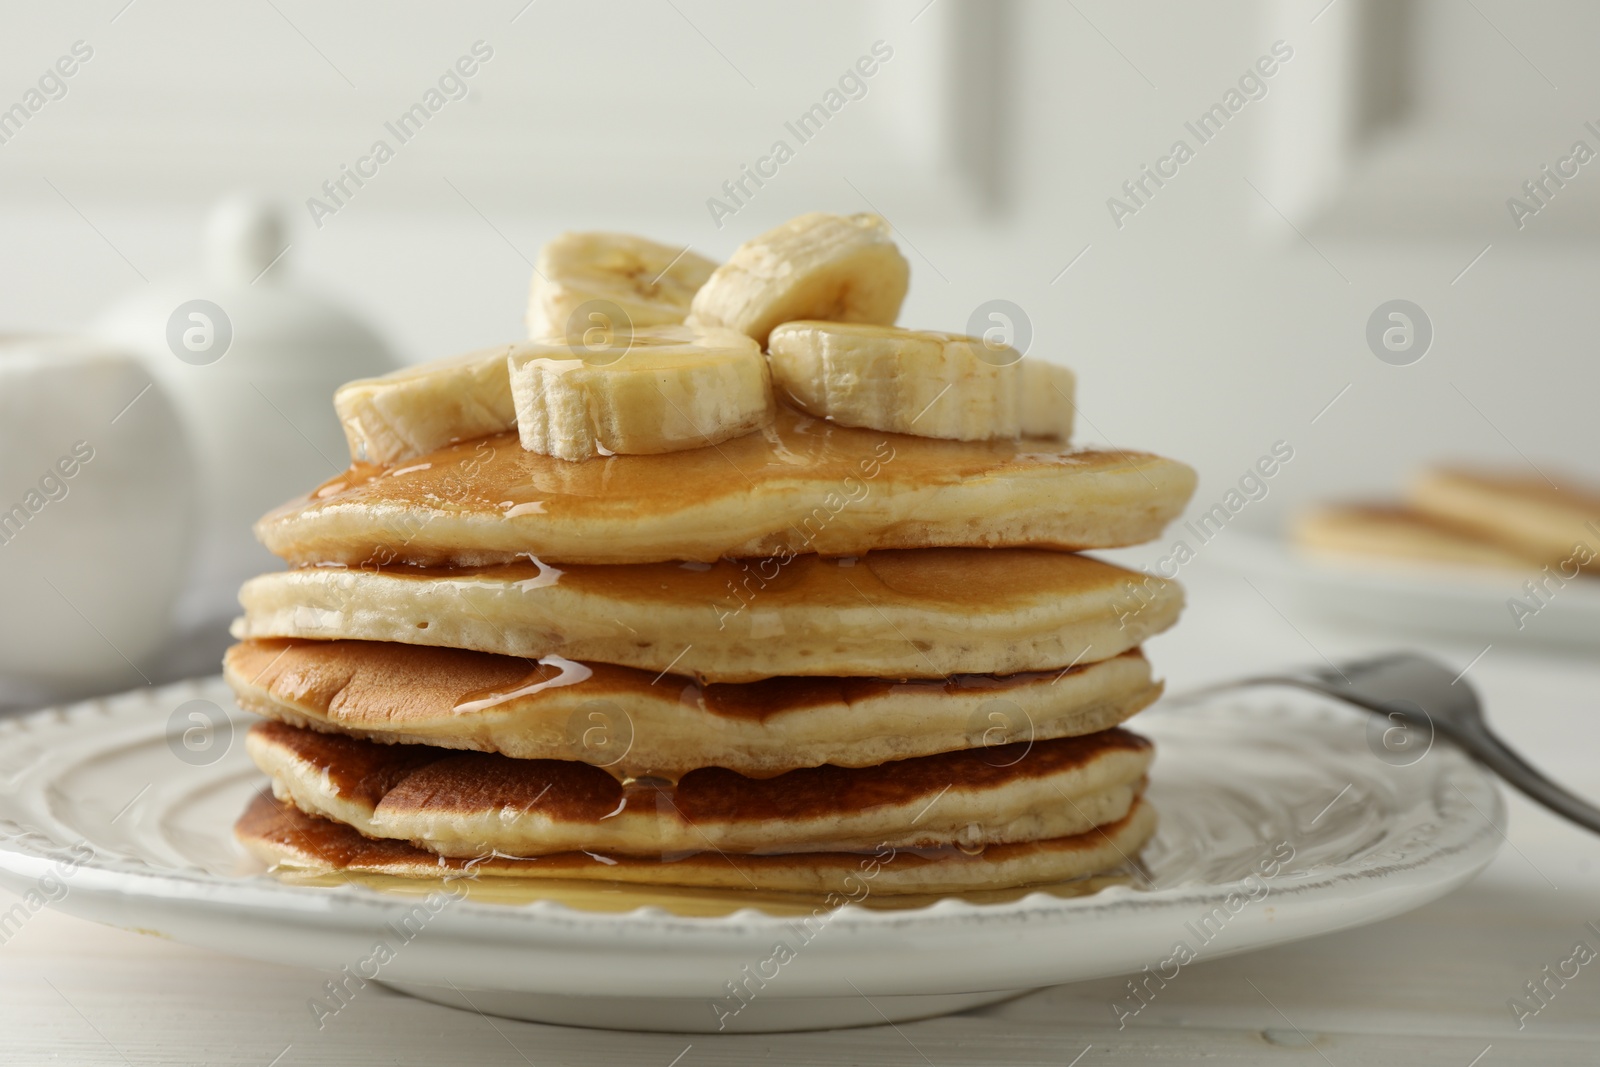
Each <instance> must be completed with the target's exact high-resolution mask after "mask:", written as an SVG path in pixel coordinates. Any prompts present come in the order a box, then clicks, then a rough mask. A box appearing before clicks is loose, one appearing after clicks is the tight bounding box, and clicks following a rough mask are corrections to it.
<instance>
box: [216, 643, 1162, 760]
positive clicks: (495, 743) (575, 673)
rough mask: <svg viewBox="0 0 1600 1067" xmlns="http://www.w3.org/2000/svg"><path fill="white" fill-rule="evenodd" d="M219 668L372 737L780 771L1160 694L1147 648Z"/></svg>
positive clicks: (391, 655)
mask: <svg viewBox="0 0 1600 1067" xmlns="http://www.w3.org/2000/svg"><path fill="white" fill-rule="evenodd" d="M222 669H223V677H225V678H226V679H227V681H228V684H229V685H230V686H232V687H233V691H234V694H235V695H236V696H237V697H238V700H239V705H240V706H241V707H243V708H246V709H248V710H250V711H253V712H256V713H257V714H259V715H264V716H266V717H268V718H271V719H276V720H278V721H280V722H287V723H289V724H290V725H294V726H305V727H310V728H312V729H316V730H324V731H332V732H336V733H345V734H350V735H352V736H355V737H365V738H369V739H371V740H375V741H389V742H399V743H404V744H423V745H435V746H439V747H442V748H450V749H471V750H476V751H480V752H499V753H502V754H504V755H507V756H512V757H515V758H518V759H565V760H582V761H583V762H586V763H591V764H595V765H597V766H603V767H607V768H609V769H610V770H611V771H612V772H613V773H617V774H625V775H631V776H636V777H637V776H646V775H664V776H667V777H677V776H679V775H681V774H682V773H684V772H685V771H690V770H693V769H695V768H697V767H726V768H728V769H729V770H732V771H737V772H739V773H740V774H743V775H746V776H749V777H757V778H761V777H769V776H771V775H774V774H780V773H782V772H784V771H788V770H793V769H795V768H797V767H815V766H818V765H820V764H823V763H832V764H835V765H836V766H843V767H868V766H873V765H875V764H879V763H885V762H888V761H890V760H901V759H908V758H910V757H912V756H926V755H931V754H933V753H936V752H948V751H952V750H954V749H959V748H979V747H994V746H995V745H1001V744H1008V743H1010V742H1013V741H1028V740H1034V741H1044V740H1048V739H1050V738H1055V737H1068V736H1078V735H1082V734H1088V733H1094V732H1096V731H1098V730H1104V729H1107V728H1109V727H1112V726H1115V725H1117V724H1118V723H1121V722H1123V721H1124V720H1125V719H1127V718H1128V717H1129V716H1131V715H1133V714H1134V713H1135V712H1137V711H1139V710H1140V709H1142V708H1144V707H1146V706H1147V705H1149V704H1150V703H1151V702H1152V701H1154V700H1155V699H1156V697H1157V696H1159V695H1160V693H1161V685H1160V683H1159V682H1154V681H1152V680H1151V678H1150V664H1149V663H1148V662H1147V661H1146V660H1145V658H1144V655H1143V654H1142V653H1140V652H1138V651H1133V652H1125V653H1123V654H1122V655H1120V656H1114V657H1112V658H1111V659H1108V660H1104V661H1102V662H1100V663H1092V664H1083V665H1079V666H1076V667H1072V668H1069V669H1067V670H1065V671H1058V672H1036V673H1031V674H1019V675H1008V676H997V675H957V676H955V677H953V678H950V679H933V680H911V681H903V682H891V681H884V680H881V679H877V678H800V677H792V678H769V679H766V680H764V681H760V682H747V683H744V684H742V685H727V684H715V683H713V684H707V685H701V684H699V683H697V682H695V681H694V680H693V679H691V678H687V677H685V676H683V675H679V674H665V675H660V676H659V677H657V676H652V675H651V674H650V673H649V672H647V671H640V670H635V669H633V668H631V667H615V666H611V665H610V664H605V663H575V662H573V661H571V660H564V659H559V658H555V659H550V660H542V661H541V660H535V661H533V662H529V661H528V660H524V659H518V658H516V657H514V656H496V655H493V654H490V653H486V652H469V651H466V650H463V649H454V648H425V647H419V646H415V645H398V644H391V643H386V642H375V641H297V640H264V641H246V642H244V643H242V644H238V645H235V646H233V647H232V648H231V649H229V650H228V654H227V656H226V658H225V659H224V660H223V668H222Z"/></svg>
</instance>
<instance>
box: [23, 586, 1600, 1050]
mask: <svg viewBox="0 0 1600 1067" xmlns="http://www.w3.org/2000/svg"><path fill="white" fill-rule="evenodd" d="M1193 569H1194V570H1195V572H1196V573H1194V574H1193V575H1191V574H1188V573H1186V574H1185V575H1184V576H1183V577H1184V579H1185V582H1186V584H1188V585H1189V587H1190V591H1191V607H1190V609H1189V614H1188V616H1187V625H1185V626H1180V627H1179V631H1178V632H1175V633H1173V634H1171V635H1169V636H1167V637H1164V638H1162V639H1160V640H1159V641H1157V642H1154V643H1153V644H1152V646H1151V649H1150V651H1151V656H1152V659H1153V660H1154V661H1155V662H1156V664H1157V667H1158V669H1159V670H1161V671H1162V672H1164V673H1165V674H1166V676H1167V677H1168V679H1169V681H1170V683H1171V684H1172V686H1173V688H1174V689H1181V688H1185V687H1188V686H1192V685H1196V684H1199V683H1202V682H1205V681H1209V680H1213V679H1217V678H1222V677H1227V676H1230V675H1236V674H1239V673H1243V672H1244V671H1247V670H1257V669H1260V668H1261V667H1263V666H1265V665H1275V664H1292V663H1300V662H1304V661H1308V660H1315V659H1317V657H1318V655H1319V654H1320V655H1326V656H1330V657H1334V658H1337V657H1339V656H1348V655H1355V654H1360V653H1364V652H1371V651H1376V650H1379V649H1382V648H1387V647H1393V646H1394V645H1396V644H1401V643H1403V644H1405V645H1408V646H1411V647H1421V648H1426V649H1430V650H1432V651H1434V652H1437V653H1438V654H1440V655H1442V656H1445V657H1446V658H1448V659H1450V660H1451V661H1452V662H1454V663H1456V664H1457V665H1459V666H1465V665H1466V664H1467V663H1468V661H1469V660H1471V659H1472V657H1473V656H1475V655H1477V654H1478V653H1479V652H1480V651H1482V649H1483V646H1484V644H1485V643H1487V642H1486V641H1478V642H1475V643H1474V642H1461V643H1452V642H1445V641H1438V640H1419V639H1417V638H1414V637H1412V638H1403V639H1397V638H1396V637H1395V636H1394V635H1381V634H1376V633H1373V632H1371V631H1354V630H1350V629H1341V628H1336V627H1334V626H1332V625H1329V624H1325V623H1321V622H1318V621H1317V620H1315V619H1313V618H1294V619H1292V620H1291V619H1286V618H1285V617H1284V616H1283V615H1281V614H1280V613H1279V612H1278V611H1277V610H1276V608H1274V607H1273V605H1271V604H1267V603H1264V602H1263V601H1262V600H1261V599H1260V597H1259V596H1258V595H1257V594H1256V593H1254V592H1253V591H1251V590H1250V589H1248V588H1247V587H1244V586H1243V585H1242V583H1240V582H1239V580H1238V579H1237V578H1236V577H1232V576H1230V575H1228V574H1226V573H1224V572H1220V571H1219V572H1211V571H1207V570H1204V569H1202V562H1197V563H1196V564H1195V565H1194V567H1193ZM1200 620H1204V624H1203V625H1202V624H1200ZM1467 677H1468V679H1469V680H1470V681H1472V682H1473V683H1474V684H1476V685H1477V687H1478V689H1479V690H1480V692H1481V693H1482V694H1483V695H1484V696H1485V698H1486V701H1487V704H1488V707H1489V710H1490V714H1491V717H1492V719H1493V721H1494V722H1495V723H1496V725H1497V726H1499V727H1500V728H1501V730H1502V732H1503V733H1504V734H1505V735H1506V736H1507V737H1508V738H1509V739H1510V740H1511V741H1512V743H1513V744H1515V745H1517V746H1519V747H1520V748H1521V749H1523V750H1524V752H1525V753H1526V754H1527V755H1528V756H1529V757H1530V758H1531V759H1532V760H1533V761H1534V762H1535V763H1536V764H1538V765H1540V766H1541V767H1544V768H1546V769H1547V770H1548V771H1549V772H1550V773H1552V774H1555V775H1557V776H1558V777H1559V778H1560V779H1562V780H1563V781H1565V782H1566V783H1567V784H1569V785H1570V786H1572V787H1573V788H1575V789H1577V790H1579V791H1580V792H1583V793H1586V794H1587V795H1590V796H1600V761H1597V756H1600V657H1596V656H1595V655H1593V654H1592V653H1582V652H1571V651H1569V652H1565V653H1561V652H1552V651H1546V650H1539V649H1533V648H1517V647H1514V646H1513V644H1512V643H1511V641H1510V640H1509V638H1508V639H1507V640H1506V641H1505V642H1503V643H1502V642H1496V643H1495V644H1494V645H1493V647H1491V648H1490V650H1489V651H1488V652H1487V653H1485V654H1484V655H1483V656H1482V658H1481V659H1480V660H1479V661H1478V662H1477V663H1476V664H1474V665H1473V666H1472V669H1471V671H1470V673H1469V674H1468V676H1467ZM1156 773H1159V763H1158V767H1157V772H1156ZM1509 806H1510V812H1511V825H1510V830H1509V833H1508V847H1505V848H1503V849H1502V850H1501V853H1500V855H1499V857H1498V858H1497V859H1496V860H1495V861H1494V863H1493V864H1492V865H1491V866H1490V868H1489V869H1488V870H1487V871H1486V872H1485V873H1484V874H1483V875H1482V876H1481V877H1480V878H1479V879H1478V880H1477V881H1476V882H1474V883H1473V884H1472V885H1470V886H1467V887H1466V888H1464V889H1462V890H1460V891H1458V892H1456V893H1455V894H1453V895H1451V896H1449V897H1447V898H1445V899H1443V900H1441V901H1438V902H1436V903H1434V904H1432V905H1429V906H1427V907H1424V908H1421V909H1418V910H1417V911H1414V912H1411V913H1410V914H1407V915H1403V916H1400V917H1399V918H1395V919H1391V920H1389V921H1387V922H1383V923H1380V924H1377V925H1374V926H1369V927H1366V928H1364V929H1358V930H1352V931H1347V932H1344V933H1340V934H1332V935H1328V936H1325V937H1320V938H1315V939H1313V940H1309V941H1304V942H1301V943H1298V944H1293V945H1286V946H1283V947H1280V948H1274V949H1268V950H1264V951H1260V952H1255V953H1251V954H1248V955H1244V956H1238V957H1234V958H1230V959H1223V960H1218V961H1215V962H1202V963H1197V964H1195V965H1193V966H1192V967H1190V968H1185V970H1184V972H1183V980H1182V981H1181V982H1174V983H1172V984H1171V985H1170V986H1169V987H1168V988H1166V989H1164V990H1162V991H1161V992H1160V994H1159V996H1158V998H1157V999H1156V1000H1155V1001H1154V1002H1153V1003H1152V1004H1151V1006H1150V1007H1149V1008H1148V1009H1147V1010H1146V1011H1144V1012H1143V1013H1141V1014H1140V1015H1139V1016H1138V1017H1137V1018H1135V1019H1132V1020H1130V1021H1129V1024H1128V1026H1127V1028H1126V1029H1123V1030H1119V1029H1118V1028H1117V1024H1116V1018H1115V1016H1114V1014H1113V1012H1112V1010H1111V1008H1110V1004H1111V1003H1112V1001H1113V1000H1115V999H1116V997H1117V995H1118V994H1119V992H1120V991H1121V989H1122V981H1121V980H1118V979H1105V980H1100V981H1093V982H1082V983H1078V984H1075V985H1068V986H1058V987H1054V988H1050V989H1044V990H1040V991H1037V992H1035V993H1032V994H1029V995H1027V996H1023V997H1020V998H1018V999H1016V1000H1012V1001H1010V1002H1007V1003H1005V1004H1000V1005H996V1006H994V1007H990V1008H986V1009H981V1010H978V1011H973V1012H967V1013H965V1014H961V1015H955V1016H949V1017H946V1018H941V1019H934V1020H930V1021H925V1022H918V1023H907V1024H902V1025H900V1026H898V1027H889V1026H882V1027H874V1028H867V1029H859V1030H844V1031H833V1032H827V1033H813V1034H773V1035H761V1036H746V1037H725V1036H703V1035H672V1034H629V1033H608V1032H601V1031H591V1030H579V1029H569V1028H564V1027H555V1026H542V1025H537V1024H532V1023H522V1022H514V1021H511V1020H505V1019H494V1018H488V1017H484V1016H480V1015H476V1014H473V1013H470V1012H464V1011H457V1010H453V1009H450V1008H444V1007H439V1006H436V1005H433V1004H427V1003H423V1002H421V1001H417V1000H412V999H410V998H408V997H405V996H402V995H399V994H395V993H391V992H389V991H387V990H385V989H383V988H381V987H378V986H369V987H368V988H367V989H365V990H364V991H363V992H362V993H361V995H360V996H359V997H358V998H356V999H355V1001H354V1002H353V1003H352V1004H351V1006H350V1008H349V1009H348V1010H346V1011H344V1012H341V1013H340V1014H339V1015H338V1016H337V1017H336V1018H334V1019H332V1020H330V1021H329V1023H328V1025H327V1026H326V1028H324V1029H322V1030H320V1031H319V1030H318V1029H317V1026H316V1023H315V1020H314V1018H313V1016H312V1014H311V1012H310V1010H309V1008H308V1007H307V1002H308V1000H309V999H310V998H311V997H312V996H314V995H316V994H317V993H318V991H319V989H320V986H321V983H322V981H323V980H324V976H323V975H321V974H319V973H318V972H315V971H311V970H305V969H297V968H292V967H282V966H274V965H271V964H263V963H254V962H251V961H248V960H238V959H231V958H229V957H226V956H222V955H218V954H216V953H212V952H208V951H201V950H198V949H192V948H188V947H185V946H183V945H178V944H173V943H171V942H168V941H164V940H160V939H157V938H153V937H145V936H140V935H137V934H132V933H127V932H124V931H121V930H115V929H109V928H105V927H100V926H96V925H93V924H91V923H87V922H83V921H80V920H77V919H72V918H68V917H66V916H64V915H59V914H56V913H54V912H50V911H44V912H40V913H39V914H37V915H36V916H34V917H33V918H32V919H31V920H30V921H29V922H28V923H27V924H26V925H25V926H24V927H23V928H22V929H21V930H20V931H19V932H18V933H16V934H15V936H13V937H12V938H11V939H10V940H9V941H8V942H6V943H5V944H4V946H3V947H0V1063H4V1064H11V1063H16V1064H28V1065H34V1064H45V1063H64V1064H215V1065H223V1064H227V1065H234V1064H241V1065H253V1067H271V1065H276V1067H291V1065H295V1064H338V1065H341V1067H347V1065H354V1064H380V1063H381V1064H436V1063H438V1064H465V1063H471V1064H480V1065H490V1064H513V1065H521V1064H536V1065H538V1067H548V1065H554V1064H601V1063H604V1064H628V1065H631V1067H696V1065H699V1064H765V1063H774V1064H812V1063H817V1064H823V1063H826V1064H856V1063H861V1064H868V1063H870V1064H875V1065H885V1067H888V1065H899V1064H907V1065H913V1067H925V1065H936V1067H956V1065H961V1064H1051V1065H1057V1067H1096V1065H1099V1064H1134V1063H1175V1062H1188V1061H1192V1060H1209V1061H1217V1062H1228V1063H1241V1064H1284V1065H1291V1064H1307V1065H1323V1064H1328V1065H1338V1067H1343V1065H1347V1064H1352V1065H1353V1064H1378V1063H1382V1064H1391V1063H1392V1064H1419V1065H1421V1064H1427V1065H1434V1064H1437V1065H1441V1067H1499V1065H1501V1064H1512V1063H1516V1064H1584V1065H1593V1064H1596V1063H1600V958H1596V959H1594V960H1593V961H1592V962H1590V963H1588V964H1587V965H1585V966H1581V967H1579V969H1578V973H1577V975H1576V976H1575V977H1572V978H1571V979H1570V980H1566V981H1565V984H1564V985H1558V984H1557V981H1556V980H1550V981H1548V982H1547V988H1548V989H1549V990H1551V992H1549V993H1546V994H1545V998H1546V1004H1545V1006H1543V1007H1542V1008H1540V1010H1539V1012H1538V1013H1537V1014H1536V1015H1525V1017H1524V1018H1523V1019H1522V1020H1521V1023H1522V1025H1521V1027H1520V1028H1519V1025H1518V1020H1517V1018H1516V1017H1515V1015H1514V1013H1513V1010H1512V1008H1511V1001H1512V1000H1513V999H1514V998H1521V999H1523V1000H1524V1001H1525V1002H1527V1003H1528V1004H1530V1005H1532V1004H1533V1003H1534V1002H1532V1001H1529V1000H1528V999H1527V992H1526V989H1525V983H1527V982H1529V981H1540V980H1542V979H1544V971H1543V969H1544V968H1545V967H1546V966H1547V965H1548V966H1549V967H1551V968H1552V969H1554V968H1556V967H1558V966H1561V965H1562V964H1563V961H1567V960H1569V959H1571V958H1573V956H1574V949H1575V946H1577V945H1578V944H1579V943H1580V942H1582V943H1585V944H1586V945H1587V946H1588V947H1590V948H1592V949H1593V950H1595V952H1600V839H1597V838H1595V837H1594V836H1591V835H1587V834H1585V833H1583V832H1581V831H1579V830H1577V829H1575V828H1573V827H1571V826H1569V825H1568V824H1566V823H1563V822H1561V821H1560V820H1558V819H1556V818H1555V817H1554V816H1550V815H1546V814H1545V813H1544V812H1543V811H1542V809H1538V808H1536V807H1534V806H1533V805H1531V804H1529V803H1527V802H1525V801H1523V800H1522V799H1521V797H1520V796H1517V795H1514V794H1513V795H1510V796H1509ZM7 906H8V904H7ZM1591 923H1592V924H1594V925H1593V926H1590V925H1589V924H1591ZM1580 955H1581V954H1580ZM950 965H951V966H952V967H959V966H960V961H959V960H952V961H951V963H950ZM1567 967H1568V973H1569V974H1570V973H1571V965H1570V964H1569V965H1567Z"/></svg>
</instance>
